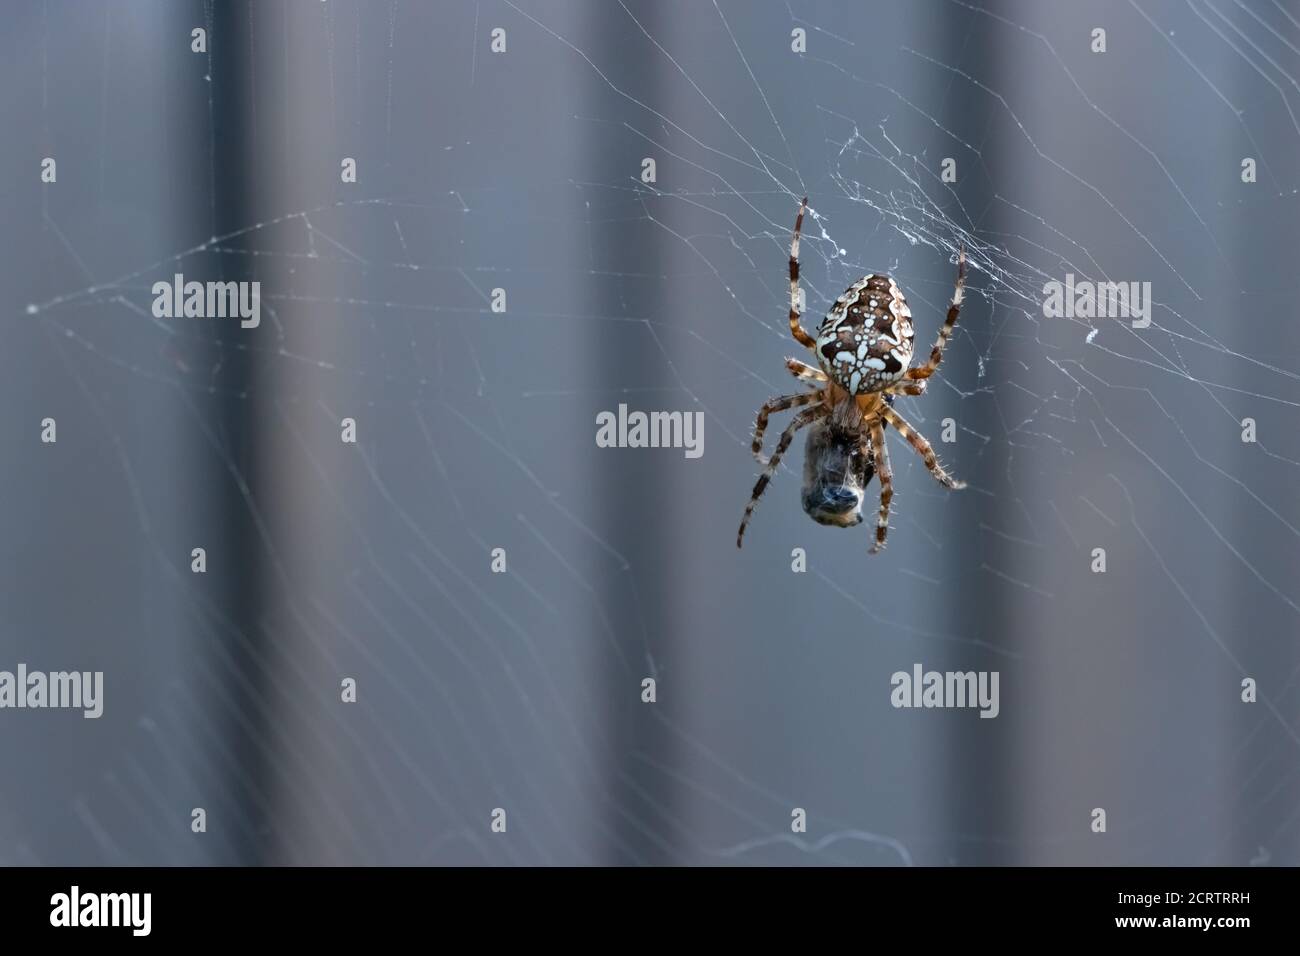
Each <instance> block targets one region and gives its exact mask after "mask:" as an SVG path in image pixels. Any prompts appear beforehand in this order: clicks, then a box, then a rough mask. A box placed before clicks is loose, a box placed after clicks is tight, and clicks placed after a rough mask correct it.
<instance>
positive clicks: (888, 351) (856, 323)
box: [817, 274, 913, 395]
mask: <svg viewBox="0 0 1300 956" xmlns="http://www.w3.org/2000/svg"><path fill="white" fill-rule="evenodd" d="M912 337H913V332H912V312H911V310H910V309H908V307H907V300H906V299H905V298H903V291H902V289H900V288H899V287H898V283H896V282H895V281H894V280H893V279H891V278H890V277H889V276H882V275H874V274H873V275H869V276H863V277H862V278H861V279H859V280H858V281H857V282H855V283H853V285H851V286H849V287H848V289H847V290H846V291H845V292H844V294H843V295H842V296H840V297H839V298H838V299H836V300H835V304H834V305H833V306H831V310H830V312H829V313H827V315H826V318H825V320H824V321H823V322H822V324H821V326H820V327H819V328H818V329H817V361H818V363H819V364H820V365H821V367H822V371H824V372H825V373H826V374H827V375H829V376H830V377H831V379H832V380H833V381H834V382H835V383H836V384H837V385H839V386H840V387H841V388H843V389H844V390H845V391H847V392H848V393H849V394H850V395H864V394H867V393H869V392H878V391H880V390H881V389H883V388H886V387H887V386H889V385H892V384H893V383H894V382H897V381H898V380H899V379H901V378H902V377H903V375H904V373H905V372H906V371H907V367H908V365H909V364H911V361H912Z"/></svg>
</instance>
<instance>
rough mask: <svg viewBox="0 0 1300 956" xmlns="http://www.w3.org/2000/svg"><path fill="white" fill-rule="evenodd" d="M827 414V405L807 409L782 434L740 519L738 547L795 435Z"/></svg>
mask: <svg viewBox="0 0 1300 956" xmlns="http://www.w3.org/2000/svg"><path fill="white" fill-rule="evenodd" d="M825 414H826V406H825V405H816V406H814V407H812V408H805V409H804V410H803V411H802V412H800V413H799V414H798V415H796V416H795V417H794V418H793V419H792V420H791V422H790V424H789V425H787V426H785V431H783V432H781V440H780V441H779V442H777V443H776V450H775V451H774V452H772V457H771V458H770V459H768V462H767V468H765V469H764V470H763V473H762V474H761V475H759V476H758V481H757V482H755V484H754V493H753V494H752V495H750V497H749V504H747V505H745V517H743V518H741V519H740V531H738V532H737V533H736V547H738V548H739V547H740V546H741V540H742V539H743V538H744V537H745V526H746V525H747V524H749V519H750V516H751V515H753V513H754V506H755V505H757V504H758V498H759V495H761V494H762V493H763V490H764V489H765V488H767V485H768V482H770V481H771V480H772V476H773V475H774V474H776V469H777V466H778V465H780V464H781V456H782V455H784V454H785V450H786V449H787V448H789V447H790V442H791V441H793V440H794V433H795V432H797V431H798V430H799V429H801V428H803V427H804V426H805V425H807V424H808V423H809V422H812V421H815V420H816V419H818V418H820V417H821V416H823V415H825Z"/></svg>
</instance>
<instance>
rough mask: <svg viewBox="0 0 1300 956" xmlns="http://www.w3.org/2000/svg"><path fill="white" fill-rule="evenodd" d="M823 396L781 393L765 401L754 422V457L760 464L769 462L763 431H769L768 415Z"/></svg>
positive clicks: (796, 406) (810, 393) (814, 393)
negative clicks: (765, 454)
mask: <svg viewBox="0 0 1300 956" xmlns="http://www.w3.org/2000/svg"><path fill="white" fill-rule="evenodd" d="M821 397H822V393H821V392H800V393H799V394H797V395H781V396H779V397H777V398H773V399H769V400H768V401H766V402H764V403H763V407H762V408H760V409H759V410H758V421H757V422H756V423H755V424H754V445H753V449H752V450H753V452H754V457H755V458H757V459H758V460H759V463H760V464H764V465H766V464H767V461H766V460H765V459H764V458H763V433H764V432H765V431H767V418H768V416H769V415H771V414H772V413H773V412H783V411H785V410H786V409H787V408H798V407H799V406H800V405H810V404H812V403H813V402H815V401H817V400H818V399H820V398H821Z"/></svg>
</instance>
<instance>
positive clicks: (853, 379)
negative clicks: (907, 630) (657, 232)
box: [736, 197, 966, 554]
mask: <svg viewBox="0 0 1300 956" xmlns="http://www.w3.org/2000/svg"><path fill="white" fill-rule="evenodd" d="M807 208H808V199H807V197H805V198H804V200H803V202H802V203H800V204H799V215H798V217H797V218H796V219H795V221H794V238H793V239H792V240H791V242H790V332H791V334H792V335H793V336H794V337H795V339H796V340H797V341H798V342H799V344H801V345H804V346H806V347H807V348H809V349H811V350H812V352H813V354H814V355H815V356H816V357H817V364H818V365H819V366H820V368H815V367H813V366H811V365H808V364H806V363H804V362H801V361H799V360H798V359H796V358H788V359H786V360H785V364H786V367H787V368H789V370H790V371H791V372H792V373H793V374H794V376H795V378H798V379H799V380H800V381H803V382H808V383H810V384H812V385H814V386H816V387H815V388H814V390H813V391H811V392H801V393H797V394H794V395H782V396H780V397H778V398H774V399H772V400H770V401H768V402H766V403H764V405H763V407H762V408H760V409H759V410H758V422H757V424H756V426H755V429H754V448H753V450H754V457H755V458H757V459H758V460H759V462H760V463H763V464H766V465H767V468H766V469H765V470H764V471H763V474H762V475H760V476H759V479H758V482H757V483H756V484H755V485H754V493H753V495H752V496H751V497H750V499H749V504H747V505H746V506H745V517H744V518H743V519H741V522H740V531H739V533H738V534H737V535H736V547H738V548H739V547H740V546H741V543H742V541H743V539H744V536H745V526H746V525H748V524H749V519H750V516H751V515H753V513H754V506H755V505H757V504H758V498H759V496H760V495H761V494H762V493H763V490H764V489H765V488H766V487H767V485H768V482H770V481H771V480H772V475H774V474H775V473H776V469H777V466H778V465H779V464H780V463H781V456H782V455H783V454H785V451H786V449H787V448H789V447H790V442H791V441H792V440H793V439H794V433H795V432H797V431H798V430H799V429H801V428H803V427H804V426H806V425H812V426H813V428H812V430H811V431H810V432H809V434H808V442H807V449H806V453H805V458H804V479H803V480H804V485H803V507H804V510H805V511H806V512H808V515H809V516H810V517H811V518H812V519H813V520H815V521H818V522H820V523H821V524H830V525H836V526H838V527H841V528H849V527H852V526H854V525H856V524H859V523H860V522H861V521H862V499H863V491H864V489H865V488H866V486H867V483H868V482H869V481H870V480H871V477H872V475H873V474H876V475H879V477H880V516H879V518H878V519H877V521H876V543H875V544H874V545H873V546H872V547H871V553H872V554H875V553H876V552H878V551H879V550H880V549H881V548H883V547H884V546H885V534H886V533H887V531H888V530H889V502H890V499H892V498H893V497H894V479H893V473H892V472H891V471H890V468H889V450H888V449H887V448H886V447H885V426H886V425H893V426H894V428H896V429H897V430H898V433H899V434H900V435H902V436H903V438H904V439H906V440H907V443H908V444H909V445H911V446H912V447H913V448H914V449H915V450H916V452H917V454H919V455H920V456H921V458H922V459H923V460H924V461H925V467H926V468H928V469H930V473H931V474H932V475H934V477H935V478H936V479H938V481H939V484H941V485H943V486H944V487H945V488H952V489H954V490H955V489H958V488H964V487H966V483H965V482H964V481H957V480H955V479H954V478H953V477H952V476H951V475H949V474H948V473H947V472H946V471H944V470H943V468H942V467H940V465H939V462H938V459H936V458H935V454H934V449H933V448H931V447H930V443H929V442H928V441H926V440H925V438H924V437H922V436H921V435H920V434H919V433H918V432H917V431H916V430H915V429H913V428H912V426H911V425H909V424H908V423H907V422H906V421H905V420H904V419H903V417H902V416H901V415H899V414H898V412H896V411H894V409H893V404H894V396H895V395H921V394H923V393H924V392H925V385H926V379H928V378H929V377H930V376H931V375H933V374H934V372H935V369H937V368H938V367H939V363H940V361H942V360H943V349H944V346H945V345H947V344H948V338H949V336H951V335H952V329H953V326H954V325H956V324H957V314H958V313H959V312H960V311H961V300H962V292H963V290H964V288H965V284H966V249H965V247H964V246H963V247H962V248H961V250H960V252H959V253H958V255H957V285H956V289H955V290H954V291H953V294H952V303H951V304H950V305H949V306H948V318H947V319H946V320H945V321H944V323H943V328H941V329H940V330H939V338H938V340H937V341H936V342H935V343H934V348H933V349H931V350H930V361H928V362H927V363H925V364H924V365H921V366H918V367H916V368H911V367H910V365H911V363H912V338H913V332H912V313H911V311H910V310H909V309H908V307H907V300H906V299H904V298H903V292H902V290H901V289H899V288H898V284H897V283H895V282H894V280H893V279H891V278H890V277H889V276H886V275H874V274H873V275H868V276H864V277H863V278H861V279H859V280H858V281H857V282H855V283H853V285H851V286H849V288H848V290H847V291H845V293H844V294H843V295H842V296H840V297H839V298H838V299H836V300H835V305H833V306H832V307H831V310H830V312H829V313H827V315H826V318H825V319H824V320H823V321H822V324H821V327H820V328H818V330H817V337H816V338H813V337H812V336H811V335H809V334H808V332H807V331H806V330H805V329H804V328H803V327H802V326H801V325H800V324H799V233H800V230H801V229H802V228H803V214H804V211H805V210H806V209H807ZM802 406H808V407H807V408H803V410H802V411H800V412H799V413H798V414H797V415H795V417H794V420H793V421H791V422H790V424H789V425H787V426H786V429H785V431H783V432H782V433H781V438H780V440H779V441H778V442H777V444H776V450H775V451H774V452H773V453H772V457H771V458H770V459H767V460H766V462H764V459H763V432H764V430H766V428H767V419H768V416H769V415H771V414H772V413H773V412H781V411H785V410H786V409H788V408H800V407H802Z"/></svg>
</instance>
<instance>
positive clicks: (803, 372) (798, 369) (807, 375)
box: [785, 358, 828, 385]
mask: <svg viewBox="0 0 1300 956" xmlns="http://www.w3.org/2000/svg"><path fill="white" fill-rule="evenodd" d="M785 367H786V368H788V369H789V370H790V374H791V375H793V376H794V377H795V378H797V379H798V380H799V381H801V382H810V383H812V384H814V385H825V384H826V382H827V381H828V379H827V377H826V373H825V372H823V371H822V370H821V369H819V368H817V367H816V366H814V365H809V364H808V363H807V362H800V361H799V360H798V359H797V358H788V359H786V360H785Z"/></svg>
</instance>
